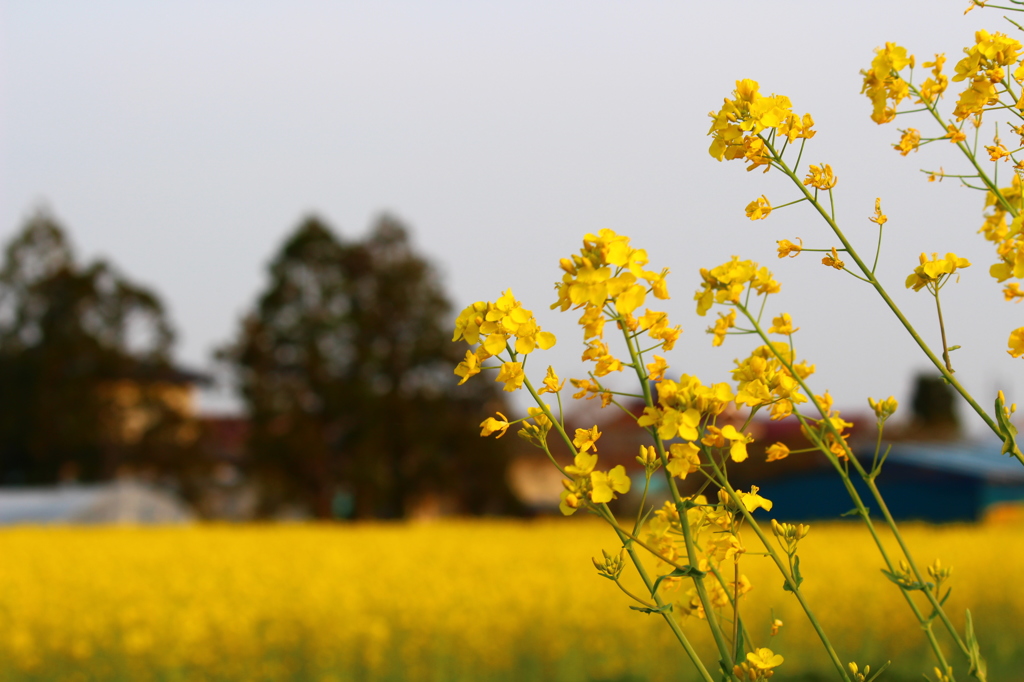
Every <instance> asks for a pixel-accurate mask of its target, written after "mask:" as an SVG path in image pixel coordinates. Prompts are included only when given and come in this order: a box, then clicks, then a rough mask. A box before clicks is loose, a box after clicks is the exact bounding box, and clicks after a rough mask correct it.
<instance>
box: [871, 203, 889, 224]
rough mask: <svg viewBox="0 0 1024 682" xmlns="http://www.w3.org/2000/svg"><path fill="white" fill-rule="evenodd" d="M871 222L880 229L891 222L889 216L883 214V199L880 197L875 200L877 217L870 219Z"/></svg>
mask: <svg viewBox="0 0 1024 682" xmlns="http://www.w3.org/2000/svg"><path fill="white" fill-rule="evenodd" d="M868 220H870V221H871V222H873V223H875V224H876V225H878V226H879V227H881V226H882V225H885V223H886V222H888V221H889V218H888V216H886V215H885V214H884V213H882V198H881V197H878V198H876V199H875V215H873V216H870V217H869V218H868Z"/></svg>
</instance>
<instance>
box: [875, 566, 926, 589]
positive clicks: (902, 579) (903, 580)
mask: <svg viewBox="0 0 1024 682" xmlns="http://www.w3.org/2000/svg"><path fill="white" fill-rule="evenodd" d="M882 574H883V575H885V577H886V578H888V579H889V580H891V581H892V582H894V583H896V584H897V585H898V586H899V587H900V588H902V589H904V590H927V589H929V588H931V587H932V586H933V585H932V583H922V582H917V581H911V580H910V579H909V578H907V577H906V576H902V575H899V574H896V573H891V572H889V571H887V570H885V569H884V568H883V569H882Z"/></svg>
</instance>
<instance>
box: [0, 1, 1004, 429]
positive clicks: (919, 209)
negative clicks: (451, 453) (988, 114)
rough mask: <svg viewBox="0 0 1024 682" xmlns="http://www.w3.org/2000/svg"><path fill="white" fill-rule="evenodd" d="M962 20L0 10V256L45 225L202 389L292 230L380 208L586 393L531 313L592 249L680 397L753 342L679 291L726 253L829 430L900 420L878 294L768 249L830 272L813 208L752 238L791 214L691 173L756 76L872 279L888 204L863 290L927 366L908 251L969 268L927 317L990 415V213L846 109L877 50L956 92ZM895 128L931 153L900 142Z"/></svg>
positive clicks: (209, 399) (743, 177) (463, 296)
mask: <svg viewBox="0 0 1024 682" xmlns="http://www.w3.org/2000/svg"><path fill="white" fill-rule="evenodd" d="M965 6H966V0H953V1H951V2H950V1H942V2H936V1H934V0H914V1H911V0H906V1H904V2H896V3H894V2H888V1H886V2H881V1H873V0H872V1H862V2H857V3H852V2H847V3H822V2H813V3H812V2H785V1H779V2H773V3H753V2H727V1H720V2H713V3H693V2H685V3H684V2H647V1H643V0H634V1H633V2H629V3H626V2H600V1H594V0H586V1H582V0H581V1H578V2H571V1H561V0H555V1H552V0H544V1H540V0H537V1H532V0H520V1H517V2H514V3H513V2H505V3H498V2H486V3H485V2H465V1H453V0H434V1H432V2H392V1H383V2H373V3H370V2H341V1H335V2H307V1H301V0H291V1H289V2H287V3H285V2H260V1H257V0H246V1H245V2H241V1H229V0H223V1H220V2H215V3H210V2H191V1H188V0H179V1H178V2H174V3H141V2H128V1H109V2H104V1H102V0H101V1H96V2H90V3H81V2H70V1H68V2H56V1H55V2H49V1H40V2H14V1H11V0H3V1H2V2H0V8H2V13H0V22H2V25H0V31H2V33H0V239H2V240H4V241H6V240H7V239H9V238H10V236H11V235H12V234H13V233H14V232H15V231H16V230H17V229H19V228H20V226H21V225H22V224H23V223H24V220H25V218H26V217H27V216H28V215H30V214H31V213H32V212H33V211H34V210H36V209H37V208H39V207H47V209H48V210H50V211H51V212H52V213H53V214H54V215H55V216H56V217H57V218H58V219H59V220H60V221H61V223H62V224H63V225H64V226H65V227H66V228H67V229H68V231H69V232H70V235H71V238H72V240H73V242H74V244H75V246H76V247H77V252H78V254H79V255H80V257H82V258H85V259H87V258H93V257H97V256H102V257H106V258H109V259H110V260H112V261H113V262H114V263H115V264H116V265H117V266H119V267H120V269H121V270H122V271H123V272H124V273H126V274H127V275H128V276H129V277H130V278H132V279H134V280H136V281H138V282H140V283H142V284H145V285H147V286H149V287H152V288H153V289H155V290H156V291H157V292H158V293H159V294H160V295H161V296H162V297H163V299H164V301H165V302H166V304H167V306H168V308H169V311H170V315H171V318H172V321H173V323H174V325H175V327H176V328H177V330H178V332H179V342H178V345H177V351H176V357H177V359H178V360H179V362H181V363H183V364H185V365H186V366H189V367H193V368H197V369H203V368H209V367H210V366H211V351H212V349H214V348H215V347H216V346H218V345H220V344H223V343H225V342H226V341H228V340H229V339H231V338H232V336H233V335H234V334H235V332H236V330H237V325H238V321H239V319H240V317H241V316H242V315H243V313H244V312H245V311H246V310H247V309H248V308H249V307H250V306H251V305H252V303H253V301H254V299H255V297H256V296H257V294H258V292H259V291H260V289H261V288H262V287H263V286H264V285H265V282H266V276H265V266H266V264H267V262H268V260H269V259H270V258H271V257H272V256H273V254H274V253H275V252H276V250H277V249H278V247H279V246H280V244H281V242H282V240H283V239H284V237H285V236H286V234H288V233H289V232H290V231H291V230H292V229H294V228H295V226H296V225H297V224H298V222H299V221H300V219H301V218H302V217H303V216H305V215H308V214H311V213H315V214H317V215H319V216H321V217H323V218H324V219H326V220H327V221H328V222H329V223H330V224H331V225H333V226H334V227H335V228H336V229H337V230H338V231H339V232H340V233H341V234H342V235H343V236H347V237H357V236H359V235H361V234H362V233H363V232H364V231H365V230H366V228H367V227H368V225H369V224H370V223H371V221H372V220H373V219H374V218H375V217H376V216H377V215H379V214H380V213H381V212H384V211H387V212H390V213H392V214H394V215H396V216H397V217H399V218H400V219H401V220H403V221H404V222H405V223H406V224H407V225H408V226H409V227H410V228H411V230H412V232H413V235H414V239H415V243H416V245H417V246H418V248H419V249H421V250H422V251H423V252H425V253H426V254H427V255H428V256H429V257H430V258H431V259H433V261H434V262H435V263H436V265H437V266H438V267H439V269H440V270H441V271H442V272H443V274H444V281H445V284H446V286H447V288H448V291H449V293H450V295H451V298H452V300H453V302H454V304H455V306H456V308H457V309H458V308H461V307H462V306H464V305H466V304H468V303H471V302H472V301H474V300H479V299H491V300H493V299H494V298H495V297H497V296H498V295H499V294H500V292H501V291H502V290H503V289H505V288H507V287H512V289H513V291H514V292H515V294H516V295H517V297H518V298H520V299H521V300H522V301H523V303H524V305H525V306H526V307H528V308H532V309H533V310H535V311H536V312H537V313H538V315H539V317H540V321H541V324H542V325H544V326H545V327H546V328H548V329H551V330H552V331H554V332H556V334H558V335H559V344H558V346H557V347H556V349H554V350H552V351H549V352H548V354H547V355H548V357H546V358H542V357H540V356H536V359H535V360H533V362H534V366H533V372H534V373H535V374H538V375H540V374H542V373H543V369H544V367H545V366H546V365H547V364H548V363H551V364H554V365H555V366H556V367H558V368H563V369H564V373H565V374H571V375H576V376H579V375H581V374H582V373H583V371H584V369H583V365H582V364H581V363H580V362H579V353H580V351H581V349H580V344H579V334H578V332H577V331H576V330H577V329H578V328H577V327H575V326H574V324H573V321H574V320H575V318H576V317H578V315H571V314H565V315H559V314H558V313H554V312H551V311H548V310H547V307H548V305H549V304H550V303H551V302H552V300H553V291H552V288H551V287H552V283H553V282H554V281H555V280H556V279H558V277H559V274H560V271H559V270H558V268H557V263H558V259H559V258H560V257H563V256H567V255H569V254H570V253H572V252H574V251H575V250H577V249H578V248H579V243H580V239H581V238H582V236H583V235H584V234H585V233H587V232H588V231H594V232H596V231H597V230H598V229H600V228H603V227H609V228H612V229H614V230H616V231H619V232H621V233H623V234H627V235H629V236H631V237H632V238H633V243H634V246H637V247H644V248H647V249H648V251H649V253H650V254H651V266H652V267H654V268H656V269H657V268H661V267H669V268H671V270H672V275H671V277H670V280H669V286H670V291H671V292H672V293H673V294H674V296H675V300H674V301H672V302H671V303H670V305H669V306H668V310H669V311H670V313H672V315H673V321H678V322H679V323H680V324H682V325H683V327H684V329H685V330H686V333H685V334H684V335H683V337H682V339H681V340H680V343H679V344H678V345H677V350H676V351H674V352H673V353H672V354H671V355H670V357H669V360H670V362H671V363H672V365H673V369H672V373H675V374H678V373H681V372H687V373H690V374H697V375H698V376H700V377H701V378H702V379H703V380H704V381H705V382H711V381H723V380H726V379H728V370H729V368H730V367H731V365H732V360H733V358H735V357H740V356H745V355H746V354H747V353H748V352H749V350H750V343H751V342H750V340H749V338H747V337H732V338H729V339H728V340H727V341H726V343H725V345H724V346H723V347H721V348H712V347H711V344H710V337H709V336H707V335H706V334H705V333H704V329H705V327H706V326H707V325H708V324H710V321H711V318H710V317H709V318H706V319H702V318H698V317H697V316H696V315H695V313H694V311H693V302H692V294H693V291H694V290H695V289H696V288H697V285H698V283H699V275H698V272H697V271H698V268H700V267H712V266H714V265H716V264H718V263H720V262H722V261H724V260H727V259H728V258H729V256H730V255H732V254H737V255H740V256H742V257H744V258H752V259H754V260H758V261H761V262H765V263H769V264H770V267H771V268H772V269H773V270H774V271H775V273H776V276H777V278H778V279H780V280H781V281H782V282H783V290H782V293H781V295H779V296H777V297H774V298H775V300H774V301H773V302H772V307H773V309H774V311H775V312H779V311H782V310H785V311H788V312H790V313H791V314H792V315H793V317H794V320H795V322H796V323H797V324H798V325H799V326H800V327H802V330H801V331H800V332H799V333H798V335H797V341H798V350H799V351H800V354H801V355H802V356H803V357H805V358H806V359H808V360H809V361H811V362H813V363H816V364H817V366H818V375H817V377H816V380H815V383H814V385H815V387H816V388H817V389H819V390H824V389H825V388H828V389H830V390H831V391H832V393H833V395H834V396H835V398H836V402H837V404H838V405H839V406H841V407H842V406H845V407H847V408H848V409H853V408H856V409H860V408H861V407H862V406H863V405H864V404H865V403H864V401H865V399H866V397H867V396H868V395H871V396H875V397H884V396H888V395H890V394H894V395H896V396H897V397H898V398H901V399H906V398H907V397H908V395H909V393H908V392H909V390H910V382H911V378H912V376H913V374H914V373H915V372H916V371H918V370H921V369H925V368H927V361H925V360H924V358H923V356H921V355H920V354H919V352H918V351H917V350H916V347H915V346H914V345H913V343H912V342H911V341H910V340H909V338H907V337H906V336H905V335H902V334H901V333H900V329H899V327H898V326H897V325H896V324H895V322H894V320H893V319H892V317H891V316H890V315H888V314H887V312H886V310H885V309H883V307H882V306H881V302H880V301H879V300H878V299H877V297H876V296H874V295H873V294H872V292H871V291H870V290H869V289H868V288H867V287H866V286H865V285H862V284H860V283H858V282H857V281H856V280H854V279H853V278H851V277H849V276H847V275H844V274H842V273H839V272H836V271H834V270H830V269H828V268H825V267H824V266H822V265H820V263H819V262H818V259H816V258H814V257H813V254H811V255H807V254H805V255H804V256H802V257H800V258H796V259H793V260H790V259H786V260H784V261H779V260H778V259H776V257H775V241H776V240H778V239H782V238H788V239H792V240H795V238H796V237H802V238H803V239H804V241H805V243H806V244H807V245H808V246H812V247H828V246H832V245H833V244H834V243H835V239H834V238H833V237H831V236H830V234H829V233H827V232H826V227H825V225H824V224H823V223H821V222H820V221H818V220H815V219H814V216H813V215H812V214H811V211H810V209H809V207H808V206H807V205H806V204H803V205H799V206H796V207H794V208H790V209H786V210H783V211H780V212H777V213H775V214H773V215H772V216H771V217H770V218H769V219H768V220H766V221H763V222H760V221H759V222H756V223H752V222H750V221H748V220H747V219H746V218H745V217H744V213H743V208H744V206H745V205H746V204H747V203H748V202H749V201H750V200H751V199H753V198H755V197H757V196H759V195H761V194H767V196H768V197H769V199H770V200H771V201H772V203H773V204H781V203H785V201H787V200H789V199H790V198H793V197H794V196H795V190H794V189H791V188H789V187H787V186H786V185H785V183H783V182H782V181H781V180H782V178H781V176H778V174H772V173H770V174H768V175H767V176H765V175H761V174H759V173H746V172H744V170H743V167H742V165H740V164H739V163H736V162H734V163H718V162H716V161H714V160H713V159H712V158H711V157H710V156H708V154H707V151H706V150H707V147H708V144H709V142H710V139H709V138H708V137H706V133H707V129H708V125H709V119H708V118H707V114H708V112H709V111H710V110H711V109H716V108H718V107H720V106H721V103H722V99H723V97H725V96H728V95H729V94H730V92H731V91H732V89H733V88H734V82H735V81H736V80H737V79H740V78H753V79H755V80H758V81H759V82H760V83H761V86H762V90H763V91H764V92H766V93H770V92H777V93H780V94H786V95H788V96H790V97H791V98H792V100H793V103H794V107H795V109H797V110H799V111H800V112H805V111H807V112H810V113H811V114H812V115H813V116H814V118H815V121H816V123H817V126H816V127H817V129H818V130H819V133H818V135H817V137H815V138H814V140H812V141H811V142H810V143H809V145H808V151H807V152H806V153H805V156H806V160H807V161H810V162H826V163H829V164H831V165H832V167H833V169H834V170H835V172H836V174H837V175H838V177H839V184H838V186H837V188H836V197H837V210H838V217H839V220H840V222H841V223H842V224H843V225H844V226H845V229H846V232H847V234H848V235H850V236H851V238H853V239H855V240H856V243H857V244H858V245H860V246H861V247H862V249H863V251H864V252H865V253H866V254H871V253H873V246H872V245H873V243H874V240H875V236H876V232H875V231H874V229H873V228H874V226H873V225H872V224H871V223H869V222H868V221H867V216H869V215H870V214H871V213H872V209H873V203H874V199H875V197H876V196H881V197H882V198H883V208H884V210H885V212H886V213H887V214H888V215H889V223H888V225H887V238H886V243H885V245H884V249H883V252H882V256H881V263H880V266H879V274H880V277H881V278H882V280H883V281H884V282H886V283H887V284H888V285H889V286H890V288H891V291H892V292H893V294H894V297H895V299H896V301H897V302H898V304H899V305H901V306H903V307H904V309H905V311H906V312H907V314H908V315H909V316H910V317H911V319H912V321H913V322H915V323H916V324H917V325H918V327H919V329H920V330H921V332H922V333H923V334H924V335H925V336H926V338H927V339H928V340H929V341H930V342H932V343H933V344H934V345H935V346H936V347H938V345H939V344H938V333H937V324H936V321H935V315H934V307H933V303H932V302H931V299H929V298H928V297H927V296H926V295H925V294H924V293H913V292H909V291H906V290H905V289H904V288H903V280H904V279H905V277H906V275H907V274H908V273H909V272H910V271H911V270H912V268H913V267H914V266H915V265H916V263H917V255H918V253H920V252H921V251H928V252H931V251H940V252H946V251H955V252H957V253H958V254H961V255H963V256H966V257H967V258H969V259H970V260H971V261H972V262H973V263H974V264H975V265H974V266H973V267H972V268H970V269H968V270H966V271H965V272H964V276H963V279H962V281H961V282H960V283H959V284H957V285H951V286H950V287H949V288H947V289H946V290H945V291H944V294H945V297H944V299H943V307H944V312H945V314H946V319H947V324H948V330H949V335H950V343H951V344H959V345H961V346H962V347H963V348H962V349H961V350H959V351H957V352H956V353H955V354H954V359H955V366H956V367H957V368H958V373H957V376H958V377H960V378H961V380H962V382H963V383H964V384H965V385H966V386H967V387H968V388H970V389H971V390H973V391H976V392H977V394H978V395H977V397H978V398H979V400H980V401H981V402H982V403H983V404H984V405H990V404H991V401H992V399H993V397H994V392H995V390H996V388H997V387H1002V388H1004V389H1005V390H1007V392H1008V394H1010V395H1015V394H1018V393H1019V392H1020V391H1021V390H1022V389H1024V384H1022V383H1021V380H1020V377H1021V370H1022V369H1024V364H1022V363H1024V360H1020V359H1018V360H1013V359H1011V358H1010V357H1009V356H1008V355H1007V354H1006V352H1005V348H1006V338H1007V336H1008V334H1009V331H1010V330H1011V329H1014V328H1016V327H1019V326H1021V325H1022V324H1024V308H1020V307H1017V306H1015V305H1013V304H1008V303H1005V302H1003V300H1002V297H1001V296H1000V294H999V289H1000V287H999V285H998V284H997V283H996V282H995V281H994V280H992V279H991V278H990V277H989V276H988V274H987V270H988V266H989V265H990V264H991V263H992V262H993V260H994V256H993V254H992V249H991V248H990V245H989V244H987V243H986V242H984V241H983V240H982V239H981V238H980V237H979V236H977V235H976V234H975V231H976V230H977V228H978V226H979V225H980V224H981V217H980V215H981V208H982V201H983V198H982V196H981V195H980V194H978V193H975V192H971V191H969V190H966V189H962V188H958V187H957V185H956V183H955V182H952V181H948V180H947V181H946V182H944V183H941V184H939V183H927V182H925V178H924V176H923V175H921V174H920V173H919V172H918V169H920V168H922V167H937V166H940V165H941V166H944V167H945V168H946V169H947V170H948V171H950V170H954V169H960V168H963V166H964V163H963V162H962V161H961V160H960V159H959V158H958V157H957V156H956V155H955V154H954V151H955V150H954V149H953V148H952V146H950V145H946V144H935V145H931V146H928V147H926V148H925V149H924V150H922V151H921V152H920V153H917V154H913V155H911V156H909V157H907V158H902V157H900V156H899V155H898V154H897V153H895V152H894V151H893V150H892V149H891V146H890V145H891V144H892V143H894V142H896V141H897V140H898V138H899V133H898V132H897V130H896V128H895V126H893V125H889V126H876V125H875V124H874V123H872V122H871V121H870V120H869V118H868V115H869V111H870V107H869V104H868V102H867V100H866V99H865V98H864V97H863V96H862V95H860V94H859V90H860V76H859V74H858V71H859V70H860V69H861V68H865V67H866V66H867V65H868V63H869V62H870V60H871V57H872V51H873V49H874V48H875V47H876V46H878V45H880V44H882V43H883V42H885V41H887V40H889V41H897V42H899V43H901V44H904V45H906V46H907V47H908V49H909V50H910V51H911V52H913V53H915V54H917V55H918V61H919V62H920V61H925V60H926V59H928V58H930V57H931V55H932V53H934V52H946V53H947V55H948V56H949V59H950V64H949V65H948V67H947V72H951V71H952V64H953V63H955V62H956V60H957V59H958V56H957V55H958V54H959V52H960V50H961V48H962V47H963V46H964V45H966V44H968V43H969V42H972V36H973V32H974V31H975V30H977V29H978V28H982V27H987V28H989V29H990V30H1001V31H1005V30H1007V27H1008V24H1006V23H1005V22H1003V21H1002V19H1001V18H1000V12H999V11H997V10H984V11H975V12H972V13H971V14H969V15H967V16H966V17H965V16H963V15H962V11H963V8H964V7H965ZM901 121H902V120H901ZM914 121H916V123H915V122H914ZM902 125H903V123H902V122H901V126H902ZM906 125H912V126H918V127H921V128H922V130H923V131H924V132H925V135H926V136H927V134H928V129H927V127H926V122H925V121H924V120H922V119H914V120H913V121H912V120H911V119H909V118H908V119H907V120H906ZM1005 173H1006V171H1005V170H1004V174H1005ZM1005 177H1008V174H1006V175H1005ZM538 378H539V377H538ZM204 404H205V405H207V406H208V407H210V408H216V409H225V408H229V407H230V406H231V405H232V403H231V401H230V399H228V398H227V397H226V396H223V395H221V396H216V395H208V396H206V398H205V399H204Z"/></svg>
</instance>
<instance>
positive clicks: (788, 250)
mask: <svg viewBox="0 0 1024 682" xmlns="http://www.w3.org/2000/svg"><path fill="white" fill-rule="evenodd" d="M797 241H798V242H800V243H799V244H794V243H793V242H791V241H789V240H788V239H781V240H779V241H776V242H775V243H776V244H778V245H779V258H785V257H786V256H789V257H790V258H796V257H797V256H798V255H799V254H800V252H801V251H803V250H804V240H803V239H800V238H799V237H797Z"/></svg>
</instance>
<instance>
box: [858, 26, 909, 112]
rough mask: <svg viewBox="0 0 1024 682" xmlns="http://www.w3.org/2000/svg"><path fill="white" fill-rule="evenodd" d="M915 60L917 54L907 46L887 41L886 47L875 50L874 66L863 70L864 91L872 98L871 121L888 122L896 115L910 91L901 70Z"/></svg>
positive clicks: (872, 62) (862, 89) (862, 88)
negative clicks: (910, 52)
mask: <svg viewBox="0 0 1024 682" xmlns="http://www.w3.org/2000/svg"><path fill="white" fill-rule="evenodd" d="M913 60H914V57H913V56H909V57H908V56H907V50H906V48H904V47H901V46H899V45H896V44H895V43H886V44H885V47H880V48H877V49H876V50H875V58H874V59H873V60H872V61H871V68H870V69H867V70H865V71H861V74H862V75H863V76H864V83H863V86H862V87H861V92H862V93H863V94H865V95H867V96H868V99H870V100H871V104H872V112H871V120H872V121H874V122H875V123H878V124H882V123H888V122H889V121H892V120H893V119H894V118H896V108H897V107H898V106H899V103H900V102H901V101H903V100H904V99H905V98H906V97H907V96H908V95H909V94H910V88H909V86H908V85H907V82H906V81H905V80H903V79H902V78H900V76H899V73H898V72H899V71H901V70H902V69H904V68H905V67H907V66H909V65H911V64H912V63H913Z"/></svg>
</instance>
